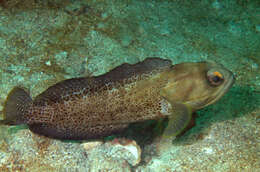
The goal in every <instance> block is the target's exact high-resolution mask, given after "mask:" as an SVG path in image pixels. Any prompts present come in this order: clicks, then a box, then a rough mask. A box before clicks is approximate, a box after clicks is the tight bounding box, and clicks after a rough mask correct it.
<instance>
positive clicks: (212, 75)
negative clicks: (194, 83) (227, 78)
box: [207, 70, 224, 86]
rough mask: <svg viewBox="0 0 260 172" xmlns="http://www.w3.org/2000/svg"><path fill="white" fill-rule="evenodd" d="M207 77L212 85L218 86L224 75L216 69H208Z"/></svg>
mask: <svg viewBox="0 0 260 172" xmlns="http://www.w3.org/2000/svg"><path fill="white" fill-rule="evenodd" d="M207 78H208V81H209V83H210V84H211V85H212V86H219V85H220V84H222V82H223V81H224V76H223V75H222V74H221V73H220V72H219V71H216V70H209V71H208V72H207Z"/></svg>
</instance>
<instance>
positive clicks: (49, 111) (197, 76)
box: [1, 58, 234, 140]
mask: <svg viewBox="0 0 260 172" xmlns="http://www.w3.org/2000/svg"><path fill="white" fill-rule="evenodd" d="M219 70H220V71H219ZM210 72H211V73H210ZM214 72H215V73H214ZM214 77H215V78H214ZM233 81H234V77H233V75H232V73H231V72H230V71H228V70H227V69H225V68H224V67H223V66H221V65H218V64H216V63H208V62H199V63H182V64H178V65H172V63H171V61H170V60H164V59H160V58H147V59H146V60H144V61H142V62H139V63H137V64H133V65H132V64H122V65H121V66H119V67H116V68H115V69H113V70H111V71H110V72H108V73H106V74H104V75H100V76H96V77H83V78H73V79H68V80H64V81H61V82H59V83H57V84H55V85H53V86H51V87H49V88H48V89H47V90H45V91H44V92H43V93H41V94H40V95H38V96H36V97H35V99H34V100H32V99H31V98H30V96H29V94H28V93H27V92H25V91H24V90H23V89H22V88H18V87H16V88H14V89H13V90H12V91H11V92H10V93H9V95H8V98H7V100H6V103H5V107H4V110H3V112H4V116H5V119H4V120H2V121H1V123H2V124H9V125H16V124H27V125H28V126H29V129H30V130H31V131H33V132H34V133H37V134H41V135H45V136H48V137H52V138H56V139H75V140H76V139H80V140H82V139H95V138H100V137H104V136H108V135H111V134H114V133H118V132H121V131H122V130H124V129H125V128H127V127H128V125H129V124H130V123H134V122H142V121H146V120H151V119H161V118H166V117H168V118H169V127H167V128H166V130H165V135H166V136H168V135H176V134H178V133H179V132H180V131H181V130H183V128H185V126H186V125H187V123H188V122H189V120H190V118H191V113H192V112H193V111H195V110H197V109H200V108H203V107H204V106H207V105H209V104H212V103H214V102H215V101H217V100H218V99H219V98H220V97H221V96H222V95H223V94H224V93H225V92H226V91H227V90H228V89H229V88H230V87H231V85H232V84H233ZM212 82H213V83H214V82H216V83H217V82H219V83H217V84H212ZM218 84H219V85H218Z"/></svg>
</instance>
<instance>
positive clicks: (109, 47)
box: [0, 0, 260, 172]
mask: <svg viewBox="0 0 260 172" xmlns="http://www.w3.org/2000/svg"><path fill="white" fill-rule="evenodd" d="M155 56H156V57H162V58H168V59H171V60H172V61H173V63H174V64H175V63H180V62H184V61H201V60H215V61H217V62H219V63H222V64H223V65H224V66H226V67H228V68H229V69H230V70H231V71H233V72H234V73H235V75H236V83H235V85H234V86H233V88H232V89H231V90H230V91H229V92H228V94H227V95H226V96H224V97H223V98H222V99H221V100H220V101H219V102H218V103H217V104H215V105H212V106H210V107H208V108H206V109H203V110H201V111H200V112H198V113H197V119H196V123H197V125H196V126H195V127H194V128H192V129H191V130H189V131H188V132H187V133H185V134H184V135H183V136H181V137H179V138H177V139H175V140H173V141H172V140H168V141H167V142H161V141H160V139H159V138H158V137H154V136H153V134H150V133H149V131H150V130H149V129H148V130H145V129H144V128H142V127H144V126H146V125H143V126H142V127H141V129H139V130H138V129H137V130H135V129H133V130H131V129H130V130H129V131H128V132H127V133H126V134H125V135H124V134H123V137H126V138H128V139H135V141H136V143H137V144H138V145H140V148H141V152H142V154H141V161H140V159H139V158H140V157H139V154H138V153H137V154H135V153H134V154H133V152H139V151H138V150H139V146H137V145H135V142H130V143H131V144H132V145H135V146H133V147H132V148H133V149H131V147H130V148H129V147H128V149H127V148H126V147H125V146H127V144H126V145H125V143H124V144H123V145H122V143H121V142H115V141H114V142H113V141H106V142H105V143H102V144H97V145H96V146H93V147H88V149H86V145H85V143H82V142H74V141H69V142H68V141H59V140H53V139H49V138H45V137H42V136H38V135H35V134H33V133H31V132H30V131H29V130H28V129H27V128H26V126H19V127H17V126H15V127H7V126H0V171H131V170H132V171H147V172H148V171H149V172H150V171H152V172H153V171H156V172H157V171H250V172H254V171H259V170H260V163H259V162H260V158H259V157H260V155H259V147H260V145H259V140H260V134H259V131H260V123H259V119H260V108H259V107H260V77H259V76H260V69H259V65H260V3H259V1H258V0H247V1H240V0H226V1H217V0H210V1H208V0H198V1H180V0H176V1H159V0H158V1H157V0H155V1H149V2H148V1H144V0H143V1H140V0H139V1H137V0H134V1H128V0H112V1H96V0H88V1H83V0H82V1H81V0H52V1H50V0H39V1H35V0H24V1H19V0H1V1H0V111H1V110H2V108H3V105H4V101H5V99H6V96H7V94H8V92H9V91H10V90H11V89H12V88H13V87H14V86H17V85H19V86H22V87H25V88H27V89H28V90H29V91H30V93H31V95H32V96H33V97H35V96H36V95H38V94H39V93H41V92H42V91H43V90H45V89H46V88H47V87H49V86H50V85H52V84H54V83H56V82H58V81H61V80H63V79H67V78H72V77H79V76H94V75H100V74H103V73H105V72H107V71H109V70H111V69H112V68H114V67H116V66H118V65H120V64H121V63H124V62H128V63H136V62H138V61H140V60H143V59H145V58H146V57H155ZM148 128H149V127H148ZM84 142H86V141H84ZM115 144H116V145H117V146H115ZM84 145H85V146H84ZM128 146H129V145H128ZM133 150H136V151H133ZM136 155H138V156H136ZM135 157H137V158H135ZM139 161H140V162H139Z"/></svg>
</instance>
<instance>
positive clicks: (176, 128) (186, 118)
mask: <svg viewBox="0 0 260 172" xmlns="http://www.w3.org/2000/svg"><path fill="white" fill-rule="evenodd" d="M172 107H173V112H172V114H171V115H170V116H169V117H168V118H169V122H168V125H167V127H166V128H165V130H164V132H163V135H162V137H163V138H170V137H175V136H177V135H178V134H180V133H181V132H182V131H183V129H185V128H186V127H187V125H188V124H189V122H190V120H191V118H192V109H191V108H190V107H188V106H187V105H185V104H182V103H172Z"/></svg>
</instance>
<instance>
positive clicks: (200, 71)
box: [161, 62, 235, 111]
mask: <svg viewBox="0 0 260 172" xmlns="http://www.w3.org/2000/svg"><path fill="white" fill-rule="evenodd" d="M234 81H235V77H234V75H233V73H232V72H231V71H229V70H228V69H226V68H225V67H224V66H222V65H221V64H218V63H216V62H195V63H193V62H189V63H181V64H177V65H174V66H173V67H172V68H171V69H170V71H169V72H168V74H167V84H166V85H165V86H164V87H163V88H162V90H161V95H162V96H163V97H164V98H165V99H166V100H168V101H169V102H179V103H183V104H186V105H188V106H189V107H191V109H192V110H193V111H195V110H198V109H201V108H203V107H205V106H208V105H210V104H213V103H215V102H216V101H217V100H219V99H220V98H221V97H222V96H223V95H224V94H225V93H226V92H227V91H228V90H229V89H230V88H231V86H232V85H233V83H234Z"/></svg>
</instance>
